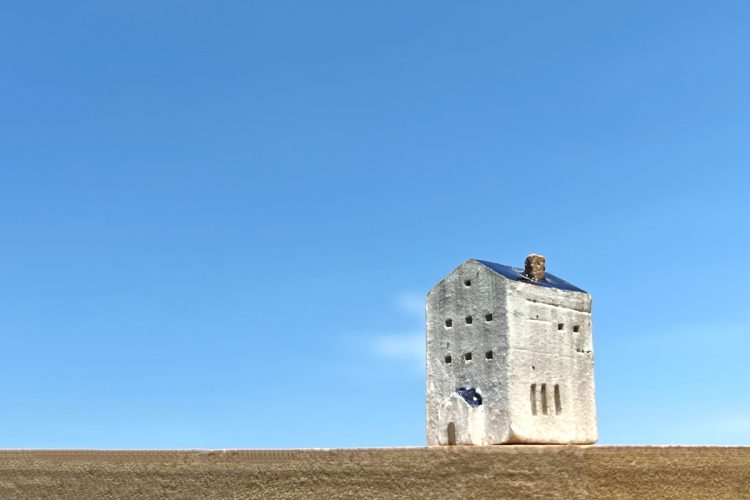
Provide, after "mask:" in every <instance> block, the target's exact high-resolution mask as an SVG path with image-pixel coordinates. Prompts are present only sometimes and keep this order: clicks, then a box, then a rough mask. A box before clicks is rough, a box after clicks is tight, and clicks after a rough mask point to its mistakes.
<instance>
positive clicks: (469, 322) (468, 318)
mask: <svg viewBox="0 0 750 500" xmlns="http://www.w3.org/2000/svg"><path fill="white" fill-rule="evenodd" d="M472 321H474V320H473V319H471V316H466V324H467V325H470V324H471V322H472Z"/></svg>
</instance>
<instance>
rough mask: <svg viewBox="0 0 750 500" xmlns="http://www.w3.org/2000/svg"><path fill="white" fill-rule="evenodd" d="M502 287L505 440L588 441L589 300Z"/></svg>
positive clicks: (592, 431)
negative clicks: (506, 323) (507, 314)
mask: <svg viewBox="0 0 750 500" xmlns="http://www.w3.org/2000/svg"><path fill="white" fill-rule="evenodd" d="M506 283H507V284H508V306H509V309H510V310H511V311H512V314H511V317H512V320H511V322H510V329H509V331H508V347H509V350H508V358H507V359H508V369H509V392H510V398H509V401H508V402H509V404H510V414H511V417H510V420H511V435H510V442H519V443H579V444H586V443H594V442H595V441H596V440H597V438H598V433H597V424H596V403H595V398H594V358H593V356H594V355H593V347H592V335H591V332H592V328H591V297H590V296H589V295H588V294H586V293H582V292H572V291H563V290H558V289H556V288H545V287H540V286H537V285H534V284H529V283H523V282H517V281H510V280H508V281H506Z"/></svg>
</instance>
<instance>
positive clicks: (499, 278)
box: [426, 254, 598, 446]
mask: <svg viewBox="0 0 750 500" xmlns="http://www.w3.org/2000/svg"><path fill="white" fill-rule="evenodd" d="M426 319H427V443H428V445H430V446H436V445H449V444H474V445H489V444H503V443H573V444H589V443H594V442H596V440H597V438H598V432H597V424H596V403H595V396H594V353H593V345H592V328H591V296H590V295H589V294H588V293H586V292H585V291H583V290H581V289H580V288H577V287H575V286H573V285H571V284H570V283H568V282H566V281H564V280H562V279H560V278H557V277H556V276H554V275H551V274H549V273H546V271H545V260H544V257H542V256H540V255H534V254H532V255H530V256H529V257H527V259H526V265H525V268H524V269H519V268H513V267H510V266H504V265H501V264H495V263H493V262H487V261H481V260H474V259H470V260H467V261H466V262H464V263H463V264H461V265H460V266H459V267H458V268H456V269H455V270H454V271H453V272H451V273H450V274H449V275H448V276H446V277H445V278H444V279H443V280H441V281H440V282H439V283H438V284H437V285H435V286H434V287H433V288H432V289H431V290H430V292H429V293H428V295H427V301H426Z"/></svg>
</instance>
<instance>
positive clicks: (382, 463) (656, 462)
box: [0, 446, 750, 499]
mask: <svg viewBox="0 0 750 500" xmlns="http://www.w3.org/2000/svg"><path fill="white" fill-rule="evenodd" d="M113 497H114V498H144V497H145V498H164V497H171V498H306V499H311V498H326V499H331V498H363V497H364V498H426V497H430V498H509V497H510V498H680V499H685V498H712V499H714V498H731V499H738V498H750V447H743V448H732V447H617V446H616V447H609V446H492V447H450V448H430V449H427V448H389V449H352V450H300V451H145V452H139V451H0V499H6V498H113Z"/></svg>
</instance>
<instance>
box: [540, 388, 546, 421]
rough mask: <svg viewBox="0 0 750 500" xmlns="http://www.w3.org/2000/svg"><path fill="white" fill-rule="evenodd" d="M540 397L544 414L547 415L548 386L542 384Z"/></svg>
mask: <svg viewBox="0 0 750 500" xmlns="http://www.w3.org/2000/svg"><path fill="white" fill-rule="evenodd" d="M539 396H541V398H542V414H543V415H546V414H547V384H542V387H541V388H540V389H539Z"/></svg>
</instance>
